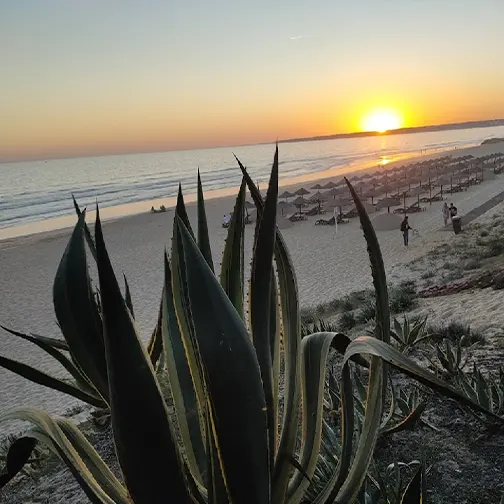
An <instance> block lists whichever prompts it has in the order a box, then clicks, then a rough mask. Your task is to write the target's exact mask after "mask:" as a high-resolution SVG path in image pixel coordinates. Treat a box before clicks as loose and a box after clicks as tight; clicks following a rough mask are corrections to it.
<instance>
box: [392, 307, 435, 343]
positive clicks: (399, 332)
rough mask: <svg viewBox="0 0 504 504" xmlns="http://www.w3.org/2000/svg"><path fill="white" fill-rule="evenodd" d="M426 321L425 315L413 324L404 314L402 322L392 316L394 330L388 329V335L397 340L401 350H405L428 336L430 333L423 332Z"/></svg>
mask: <svg viewBox="0 0 504 504" xmlns="http://www.w3.org/2000/svg"><path fill="white" fill-rule="evenodd" d="M426 323H427V317H423V318H421V319H419V320H416V321H415V322H414V323H413V324H412V323H411V322H410V320H409V318H408V317H407V316H406V315H404V317H403V323H402V324H401V323H400V322H399V321H398V320H397V319H396V318H394V330H391V331H390V336H392V338H393V339H394V340H395V341H396V342H397V344H398V345H399V348H400V349H401V351H402V352H407V351H408V350H409V349H410V348H412V347H414V346H415V345H418V344H419V343H420V342H421V341H424V340H426V339H428V338H429V337H430V334H426V333H425V325H426Z"/></svg>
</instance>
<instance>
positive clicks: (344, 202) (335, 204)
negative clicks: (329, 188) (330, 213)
mask: <svg viewBox="0 0 504 504" xmlns="http://www.w3.org/2000/svg"><path fill="white" fill-rule="evenodd" d="M350 203H351V202H350V200H349V199H344V198H338V199H333V200H331V201H329V202H328V203H327V204H326V205H324V206H325V207H327V208H338V209H339V215H340V218H341V216H342V215H343V208H344V207H347V206H349V205H350Z"/></svg>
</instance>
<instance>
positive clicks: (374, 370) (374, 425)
mask: <svg viewBox="0 0 504 504" xmlns="http://www.w3.org/2000/svg"><path fill="white" fill-rule="evenodd" d="M345 181H346V183H347V186H348V188H349V189H350V193H351V194H352V198H353V200H354V203H355V206H356V208H357V211H358V213H359V219H360V223H361V226H362V229H363V232H364V237H365V239H366V243H367V248H368V255H369V260H370V263H371V273H372V277H373V285H374V288H375V296H376V332H375V335H376V337H377V338H379V339H380V340H383V341H384V342H386V343H388V342H389V341H390V309H389V299H388V291H387V279H386V275H385V266H384V264H383V257H382V255H381V250H380V245H379V243H378V239H377V237H376V233H375V231H374V229H373V226H372V224H371V221H370V219H369V216H368V214H367V212H366V209H365V208H364V206H363V204H362V202H361V201H360V199H359V197H358V196H357V193H356V192H355V190H354V188H353V187H352V185H351V184H350V182H349V181H348V180H347V179H345ZM351 345H352V344H350V345H349V347H348V348H350V347H351ZM345 355H348V349H347V352H346V354H345ZM345 365H347V364H345ZM386 375H387V373H386V368H385V367H384V364H383V362H382V360H381V359H379V358H377V357H376V356H373V357H372V358H371V362H370V366H369V378H368V389H367V396H366V410H365V416H364V421H363V425H362V430H361V433H360V436H359V440H358V444H357V449H356V453H355V457H354V460H353V462H352V466H351V468H350V470H349V473H348V476H347V478H346V480H345V482H344V483H343V485H342V487H341V489H340V491H339V493H338V495H337V497H336V502H338V503H343V502H349V501H351V500H352V499H355V497H356V496H357V494H358V492H359V489H360V488H361V486H362V484H363V482H364V479H365V477H366V473H367V469H368V467H369V464H370V463H371V459H372V455H373V452H374V447H375V444H376V440H377V438H378V434H379V429H380V424H381V414H382V408H383V403H384V398H385V393H386V387H385V383H386V382H385V381H384V378H385V380H386Z"/></svg>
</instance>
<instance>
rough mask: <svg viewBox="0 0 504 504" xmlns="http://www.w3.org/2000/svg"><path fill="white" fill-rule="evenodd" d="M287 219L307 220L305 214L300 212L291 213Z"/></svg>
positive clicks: (293, 220)
mask: <svg viewBox="0 0 504 504" xmlns="http://www.w3.org/2000/svg"><path fill="white" fill-rule="evenodd" d="M287 219H289V220H290V221H291V222H300V221H304V220H307V219H306V217H305V214H300V213H299V212H296V213H295V214H292V215H291V216H290V217H287Z"/></svg>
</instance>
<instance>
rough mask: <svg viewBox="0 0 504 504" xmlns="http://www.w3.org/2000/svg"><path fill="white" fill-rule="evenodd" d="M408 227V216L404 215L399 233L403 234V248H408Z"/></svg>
mask: <svg viewBox="0 0 504 504" xmlns="http://www.w3.org/2000/svg"><path fill="white" fill-rule="evenodd" d="M410 229H411V228H410V225H409V222H408V216H407V215H406V216H405V217H404V219H403V221H402V222H401V232H402V234H403V238H404V246H405V247H407V246H408V243H409V231H410Z"/></svg>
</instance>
